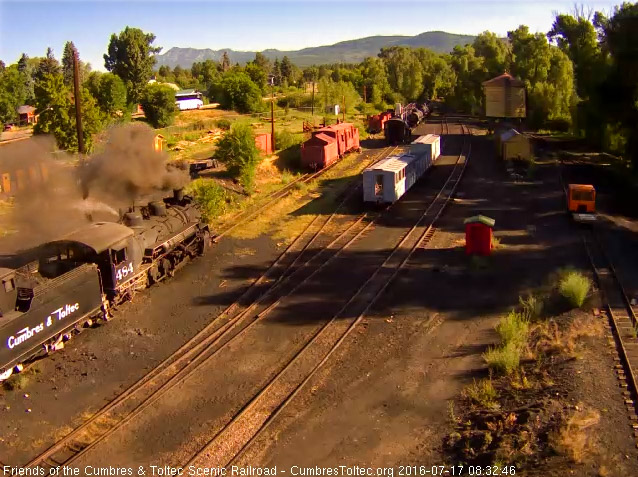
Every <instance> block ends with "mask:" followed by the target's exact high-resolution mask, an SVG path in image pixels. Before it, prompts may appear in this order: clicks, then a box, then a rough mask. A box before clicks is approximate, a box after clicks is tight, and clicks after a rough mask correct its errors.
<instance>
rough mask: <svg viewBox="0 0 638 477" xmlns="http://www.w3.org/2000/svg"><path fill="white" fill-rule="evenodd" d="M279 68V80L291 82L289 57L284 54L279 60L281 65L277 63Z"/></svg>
mask: <svg viewBox="0 0 638 477" xmlns="http://www.w3.org/2000/svg"><path fill="white" fill-rule="evenodd" d="M279 70H280V71H281V80H282V81H285V82H286V83H287V84H290V83H292V80H293V65H292V62H291V61H290V58H288V57H287V56H284V57H283V59H282V60H281V65H279Z"/></svg>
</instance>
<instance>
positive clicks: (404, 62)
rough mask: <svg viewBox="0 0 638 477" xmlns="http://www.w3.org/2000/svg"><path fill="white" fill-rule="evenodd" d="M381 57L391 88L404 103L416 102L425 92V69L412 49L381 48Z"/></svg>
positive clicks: (401, 47)
mask: <svg viewBox="0 0 638 477" xmlns="http://www.w3.org/2000/svg"><path fill="white" fill-rule="evenodd" d="M379 57H380V58H382V59H383V60H384V61H385V64H386V67H387V71H388V81H389V83H390V87H391V88H392V89H393V90H394V91H396V92H397V93H399V94H400V95H401V97H402V99H403V100H404V101H414V100H416V99H417V98H418V97H420V96H421V94H422V92H423V68H422V67H421V63H420V62H419V60H418V58H417V57H416V55H415V54H414V52H413V51H412V49H410V48H408V47H405V46H391V47H388V48H381V53H380V54H379Z"/></svg>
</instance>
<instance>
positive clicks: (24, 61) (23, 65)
mask: <svg viewBox="0 0 638 477" xmlns="http://www.w3.org/2000/svg"><path fill="white" fill-rule="evenodd" d="M28 61H29V56H28V55H27V54H26V53H22V55H21V56H20V59H19V60H18V71H19V72H20V73H26V72H27V66H28Z"/></svg>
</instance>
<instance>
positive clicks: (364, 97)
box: [363, 85, 367, 103]
mask: <svg viewBox="0 0 638 477" xmlns="http://www.w3.org/2000/svg"><path fill="white" fill-rule="evenodd" d="M363 102H364V103H367V101H366V85H363Z"/></svg>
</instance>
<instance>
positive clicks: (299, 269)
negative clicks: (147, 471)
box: [27, 147, 397, 468]
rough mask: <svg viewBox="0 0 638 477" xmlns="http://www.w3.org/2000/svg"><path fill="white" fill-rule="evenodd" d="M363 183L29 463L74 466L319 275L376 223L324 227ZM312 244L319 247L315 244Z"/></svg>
mask: <svg viewBox="0 0 638 477" xmlns="http://www.w3.org/2000/svg"><path fill="white" fill-rule="evenodd" d="M396 149H397V147H387V148H384V149H383V150H382V151H381V152H380V153H378V154H377V155H375V156H374V157H373V159H372V160H371V161H370V164H371V163H373V162H375V161H377V160H379V159H380V158H382V157H387V156H389V155H391V154H392V153H393V152H394V151H396ZM359 187H360V186H353V187H351V188H350V189H349V191H348V192H347V193H346V194H345V197H344V198H343V199H342V201H341V202H340V203H339V204H338V205H337V207H336V208H335V209H334V211H333V213H332V214H331V215H330V216H328V217H327V218H325V217H322V216H320V215H318V216H317V217H316V218H315V219H313V221H311V223H310V224H308V226H307V227H306V228H305V229H304V230H303V231H302V232H301V233H300V234H299V235H298V236H297V238H296V239H295V240H294V241H293V242H292V243H291V245H290V246H289V247H288V248H287V249H286V250H285V251H284V252H283V253H282V254H281V255H280V256H279V257H278V258H277V260H276V261H275V262H274V263H273V264H272V265H271V266H270V267H269V268H268V270H266V272H264V273H263V274H262V275H261V276H260V277H259V278H258V279H256V280H255V281H254V282H253V283H252V284H251V285H250V286H249V288H248V289H247V290H246V291H245V292H244V293H243V294H242V295H241V296H240V297H239V298H238V299H237V300H236V301H235V302H234V303H233V304H231V305H230V306H229V307H227V308H226V309H225V310H224V311H223V312H222V313H221V314H220V315H218V316H217V317H216V318H215V319H214V320H213V321H212V322H211V323H210V324H208V325H207V326H206V327H205V328H204V329H203V330H201V331H200V332H199V333H197V335H195V336H194V337H193V338H191V339H190V340H189V341H188V342H187V343H185V344H184V345H183V346H181V347H180V348H179V349H178V350H177V351H175V352H174V353H173V354H171V355H170V356H169V357H168V358H166V359H165V360H164V361H163V362H162V363H160V364H159V365H158V366H157V367H156V368H154V369H153V370H151V371H150V372H149V373H147V374H146V375H145V376H144V377H142V378H141V379H140V380H138V381H137V382H135V383H134V384H133V385H132V386H131V387H129V388H128V389H127V390H125V391H124V392H123V393H121V394H120V395H118V396H117V397H116V398H115V399H113V400H112V401H111V402H109V403H108V404H107V405H106V406H104V407H103V408H101V409H100V410H99V411H97V412H96V413H95V414H94V415H93V416H92V417H91V418H90V419H89V420H87V421H86V422H84V423H83V424H82V425H80V426H79V427H77V428H76V429H74V430H73V431H72V432H71V433H69V434H68V435H67V436H65V437H64V438H62V439H61V440H59V441H57V442H56V443H55V444H53V445H52V446H51V447H49V448H48V449H47V450H45V451H44V452H43V453H42V454H40V455H38V456H37V457H35V458H34V459H32V460H31V461H30V462H29V463H28V464H27V467H35V466H40V467H44V468H51V467H55V466H58V465H69V464H71V463H72V462H73V461H74V460H75V459H76V458H78V457H79V456H81V455H82V454H83V453H84V452H86V451H88V450H89V449H91V448H93V447H94V446H95V445H97V444H98V443H99V442H100V441H102V440H103V439H105V438H106V437H108V436H109V435H110V434H112V433H113V432H114V431H115V430H117V429H118V428H120V427H121V426H123V425H125V424H126V423H127V422H129V421H130V420H131V419H132V418H133V417H135V416H136V415H138V414H139V413H140V412H142V411H143V410H144V409H146V408H147V407H148V406H150V405H152V403H153V402H155V401H156V400H157V399H158V398H159V397H161V395H163V394H164V393H165V392H167V391H168V390H170V389H172V388H173V387H174V386H175V385H177V384H179V383H180V382H182V381H183V380H184V379H186V377H188V376H189V375H190V374H191V373H192V372H194V371H195V370H196V369H197V368H198V367H199V366H200V365H201V364H203V363H204V362H206V360H207V359H209V358H210V357H211V356H213V355H214V354H216V353H217V352H219V351H220V350H221V349H222V348H223V347H225V346H226V345H228V344H229V343H230V342H232V341H233V340H234V339H236V338H237V337H238V336H239V335H240V334H242V333H243V332H245V330H246V329H248V328H249V327H250V326H251V325H252V324H254V323H255V322H257V320H258V319H259V318H263V317H264V316H265V315H266V314H268V312H269V311H271V310H272V309H273V308H275V307H276V306H277V304H278V303H279V301H280V300H281V299H282V298H283V297H284V296H287V295H288V294H290V293H292V292H294V291H295V290H296V289H297V288H298V287H299V286H301V283H300V282H296V281H295V280H297V279H299V278H300V277H301V276H304V275H305V278H301V280H303V281H304V282H305V281H307V280H308V279H310V278H311V277H312V276H314V275H315V274H316V273H318V271H319V270H320V269H322V268H323V267H324V266H326V265H327V264H328V263H329V262H330V261H331V259H332V258H334V257H335V256H337V255H338V254H339V253H341V252H342V251H343V250H345V249H346V248H347V247H348V246H349V245H350V244H351V243H353V242H354V241H355V240H356V239H357V238H358V237H360V236H361V235H362V234H363V233H364V232H365V230H367V229H368V228H369V227H370V226H371V225H372V223H373V220H372V219H373V218H372V217H368V215H369V214H361V215H360V216H359V217H358V218H357V219H356V220H353V221H352V223H351V224H350V225H348V226H347V227H346V228H345V229H344V230H343V231H341V233H339V234H338V235H337V236H336V237H331V238H330V237H329V236H328V238H326V237H324V235H326V234H323V232H324V231H325V230H326V227H327V226H328V225H329V224H330V223H331V222H332V221H333V220H334V219H335V217H336V216H337V215H338V213H339V211H340V210H341V208H342V207H343V206H344V205H345V204H346V203H347V201H348V200H349V199H350V198H351V196H352V194H354V193H356V192H357V191H358V190H359ZM313 245H314V246H315V248H311V246H313ZM315 250H317V251H316V252H315ZM320 259H321V260H323V262H320ZM294 284H296V286H294ZM291 285H293V286H291Z"/></svg>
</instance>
